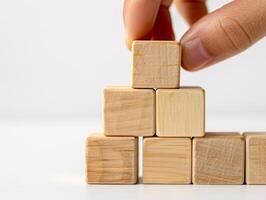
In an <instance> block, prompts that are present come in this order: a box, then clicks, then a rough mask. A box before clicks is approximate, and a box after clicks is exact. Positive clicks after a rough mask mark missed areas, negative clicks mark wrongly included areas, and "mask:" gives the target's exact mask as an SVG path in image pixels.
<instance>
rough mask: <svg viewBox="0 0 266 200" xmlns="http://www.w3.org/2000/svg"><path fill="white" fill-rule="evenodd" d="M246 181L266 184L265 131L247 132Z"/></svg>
mask: <svg viewBox="0 0 266 200" xmlns="http://www.w3.org/2000/svg"><path fill="white" fill-rule="evenodd" d="M244 135H245V138H246V183H247V184H266V132H247V133H244Z"/></svg>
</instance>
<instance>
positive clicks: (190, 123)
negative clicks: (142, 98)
mask: <svg viewBox="0 0 266 200" xmlns="http://www.w3.org/2000/svg"><path fill="white" fill-rule="evenodd" d="M156 134H157V135H158V136H160V137H202V136H204V134H205V92H204V90H203V89H202V88H197V87H187V88H185V87H184V88H180V89H158V90H156Z"/></svg>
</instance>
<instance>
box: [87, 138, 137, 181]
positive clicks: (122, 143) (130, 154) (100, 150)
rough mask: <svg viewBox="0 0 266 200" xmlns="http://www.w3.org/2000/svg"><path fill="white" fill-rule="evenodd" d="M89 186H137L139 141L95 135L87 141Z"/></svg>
mask: <svg viewBox="0 0 266 200" xmlns="http://www.w3.org/2000/svg"><path fill="white" fill-rule="evenodd" d="M86 178H87V183H88V184H135V183H136V182H137V178H138V139H137V138H134V137H105V136H104V135H103V134H94V135H91V136H89V137H88V138H87V141H86Z"/></svg>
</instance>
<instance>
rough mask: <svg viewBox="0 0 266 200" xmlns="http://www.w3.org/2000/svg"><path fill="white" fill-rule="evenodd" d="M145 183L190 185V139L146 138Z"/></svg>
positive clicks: (144, 156)
mask: <svg viewBox="0 0 266 200" xmlns="http://www.w3.org/2000/svg"><path fill="white" fill-rule="evenodd" d="M143 183H153V184H159V183H161V184H190V183H191V139H190V138H158V137H150V138H144V143H143Z"/></svg>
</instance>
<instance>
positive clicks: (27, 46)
mask: <svg viewBox="0 0 266 200" xmlns="http://www.w3.org/2000/svg"><path fill="white" fill-rule="evenodd" d="M225 2H228V1H225V0H220V1H215V0H213V1H209V2H208V4H209V7H210V10H213V9H215V8H217V7H218V6H221V5H223V4H224V3H225ZM122 4H123V2H122V1H121V0H116V1H107V0H106V1H89V0H75V1H69V0H64V1H63V0H46V1H40V0H23V1H22V0H8V1H1V2H0V95H1V98H0V119H5V120H6V119H12V120H14V119H16V120H23V119H31V118H34V119H39V118H40V119H43V118H45V119H53V118H60V119H63V118H66V119H85V118H86V119H88V118H99V119H100V117H101V108H102V107H101V106H102V89H103V87H104V86H105V85H129V84H130V52H129V51H128V50H127V49H126V47H125V45H124V29H123V20H122V7H123V5H122ZM172 11H175V10H174V7H173V9H172ZM172 13H173V21H174V22H173V23H174V27H175V30H176V33H177V38H178V39H179V38H180V37H181V36H182V34H183V33H184V32H185V31H186V30H187V26H186V24H185V23H184V21H183V20H182V19H181V17H180V16H179V15H177V14H176V12H172ZM265 49H266V40H263V41H260V42H259V43H257V44H256V45H255V46H253V47H252V48H250V49H249V50H247V51H246V52H244V53H242V54H241V55H239V56H237V57H234V58H232V59H230V60H227V61H225V62H223V63H220V64H218V65H215V66H213V67H211V68H209V69H206V70H203V71H201V72H197V73H188V72H183V73H182V74H181V78H182V81H181V84H182V85H199V86H202V87H203V88H205V89H206V97H207V117H208V116H209V115H208V114H212V113H215V114H223V115H229V114H237V113H238V112H241V113H242V114H244V115H247V116H250V115H251V114H252V115H257V113H259V114H261V115H266V103H265V102H266V92H265V91H266V79H265V74H266V59H265Z"/></svg>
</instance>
